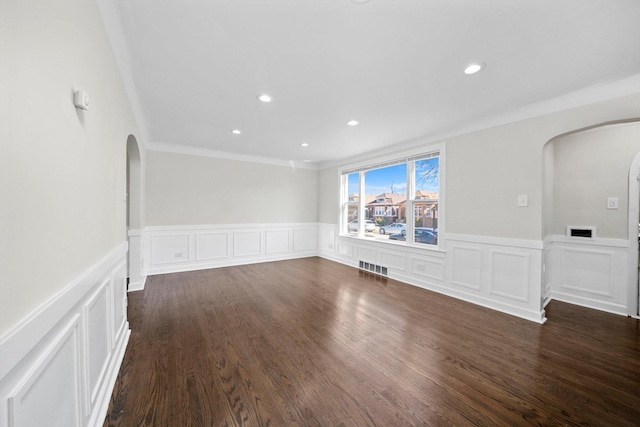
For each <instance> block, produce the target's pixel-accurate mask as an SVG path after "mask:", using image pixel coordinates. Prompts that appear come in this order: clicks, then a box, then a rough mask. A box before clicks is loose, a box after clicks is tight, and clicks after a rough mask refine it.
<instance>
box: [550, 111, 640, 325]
mask: <svg viewBox="0 0 640 427" xmlns="http://www.w3.org/2000/svg"><path fill="white" fill-rule="evenodd" d="M543 159H544V162H543V165H544V166H543V167H544V170H543V212H542V221H543V224H542V230H543V235H544V253H543V257H544V264H543V265H544V275H543V277H544V282H543V289H542V291H543V295H544V301H545V303H546V302H548V301H550V300H552V299H557V300H561V301H565V302H569V303H574V304H578V305H583V306H587V307H591V308H596V309H600V310H603V311H610V312H613V313H617V314H627V315H632V316H635V315H637V314H638V224H639V222H640V183H639V182H638V179H639V178H638V177H640V121H639V120H638V119H633V120H625V121H619V122H608V123H602V124H599V125H596V126H591V127H588V128H583V129H579V130H576V131H573V132H569V133H565V134H562V135H559V136H557V137H555V138H552V139H551V140H549V141H548V142H547V144H546V145H545V146H544V149H543Z"/></svg>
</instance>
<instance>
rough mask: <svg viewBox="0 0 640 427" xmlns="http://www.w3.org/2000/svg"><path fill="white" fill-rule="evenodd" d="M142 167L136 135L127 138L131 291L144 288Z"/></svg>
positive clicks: (128, 270) (128, 237)
mask: <svg viewBox="0 0 640 427" xmlns="http://www.w3.org/2000/svg"><path fill="white" fill-rule="evenodd" d="M141 199H142V168H141V162H140V147H139V146H138V141H137V140H136V138H135V136H133V135H129V137H128V138H127V240H128V242H129V258H128V265H127V272H128V277H129V285H128V290H129V291H136V290H141V289H143V288H144V274H143V265H142V230H141V228H142V211H141V206H142V201H141Z"/></svg>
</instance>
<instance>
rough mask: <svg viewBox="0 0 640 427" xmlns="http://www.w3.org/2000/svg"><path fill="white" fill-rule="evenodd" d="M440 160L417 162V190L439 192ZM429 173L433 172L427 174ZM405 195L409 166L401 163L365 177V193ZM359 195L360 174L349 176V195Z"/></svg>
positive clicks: (375, 171) (369, 173) (432, 159)
mask: <svg viewBox="0 0 640 427" xmlns="http://www.w3.org/2000/svg"><path fill="white" fill-rule="evenodd" d="M438 166H439V158H437V157H435V158H431V159H424V160H417V161H416V190H424V191H438V187H439V181H440V174H439V171H438ZM427 172H431V173H430V174H427ZM392 187H393V192H394V193H398V194H405V192H406V191H407V165H406V163H401V164H398V165H395V166H389V167H386V168H382V169H374V170H370V171H367V173H366V175H365V193H366V194H373V195H378V194H380V193H391V192H392ZM353 193H358V174H357V173H352V174H350V175H349V194H353Z"/></svg>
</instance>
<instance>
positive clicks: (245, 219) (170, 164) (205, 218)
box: [146, 151, 318, 226]
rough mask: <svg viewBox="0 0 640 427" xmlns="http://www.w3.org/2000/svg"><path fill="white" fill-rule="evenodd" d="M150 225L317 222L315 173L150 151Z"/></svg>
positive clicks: (147, 189)
mask: <svg viewBox="0 0 640 427" xmlns="http://www.w3.org/2000/svg"><path fill="white" fill-rule="evenodd" d="M146 209H147V221H146V223H147V225H148V226H173V225H177V226H183V225H202V224H247V223H256V224H265V223H305V222H313V223H315V222H316V221H317V218H318V172H317V171H315V170H310V169H298V168H290V167H284V166H273V165H266V164H259V163H252V162H244V161H236V160H225V159H216V158H211V157H201V156H193V155H187V154H175V153H165V152H159V151H149V152H148V156H147V174H146Z"/></svg>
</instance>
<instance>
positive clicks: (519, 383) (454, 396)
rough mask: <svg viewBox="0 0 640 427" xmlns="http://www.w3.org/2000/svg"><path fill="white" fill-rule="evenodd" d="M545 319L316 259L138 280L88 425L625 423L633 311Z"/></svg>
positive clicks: (634, 347)
mask: <svg viewBox="0 0 640 427" xmlns="http://www.w3.org/2000/svg"><path fill="white" fill-rule="evenodd" d="M547 317H548V318H549V320H548V321H547V323H546V324H545V325H538V324H535V323H532V322H529V321H525V320H521V319H518V318H515V317H513V316H509V315H506V314H502V313H499V312H496V311H492V310H489V309H485V308H482V307H478V306H475V305H472V304H468V303H465V302H462V301H459V300H456V299H453V298H449V297H446V296H442V295H439V294H436V293H433V292H429V291H426V290H423V289H419V288H416V287H412V286H409V285H406V284H402V283H400V282H396V281H394V280H388V279H384V278H380V277H377V276H372V275H370V274H368V273H364V272H360V271H358V270H356V269H353V268H350V267H347V266H344V265H341V264H338V263H334V262H331V261H327V260H324V259H320V258H306V259H299V260H291V261H282V262H273V263H264V264H255V265H248V266H240V267H229V268H219V269H213V270H204V271H196V272H189V273H178V274H170V275H160V276H153V277H149V279H148V280H147V285H146V288H145V290H144V291H143V292H137V293H133V294H130V295H129V320H130V323H131V330H132V335H131V339H130V341H129V345H128V347H127V351H126V355H125V358H124V361H123V364H122V367H121V369H120V373H119V376H118V379H117V382H116V386H115V390H114V392H113V396H112V399H111V405H110V407H109V412H108V415H107V419H106V421H105V424H104V425H105V426H176V427H183V426H241V425H242V426H274V427H275V426H290V425H295V426H403V425H428V426H440V425H454V426H466V425H478V426H520V425H525V426H526V425H548V426H565V425H567V426H576V425H592V426H616V427H617V426H638V425H640V340H639V338H640V325H639V322H638V321H637V320H634V319H630V318H625V317H622V316H616V315H612V314H607V313H602V312H598V311H595V310H589V309H584V308H580V307H576V306H572V305H569V304H564V303H560V302H552V303H551V304H549V306H548V307H547Z"/></svg>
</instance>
